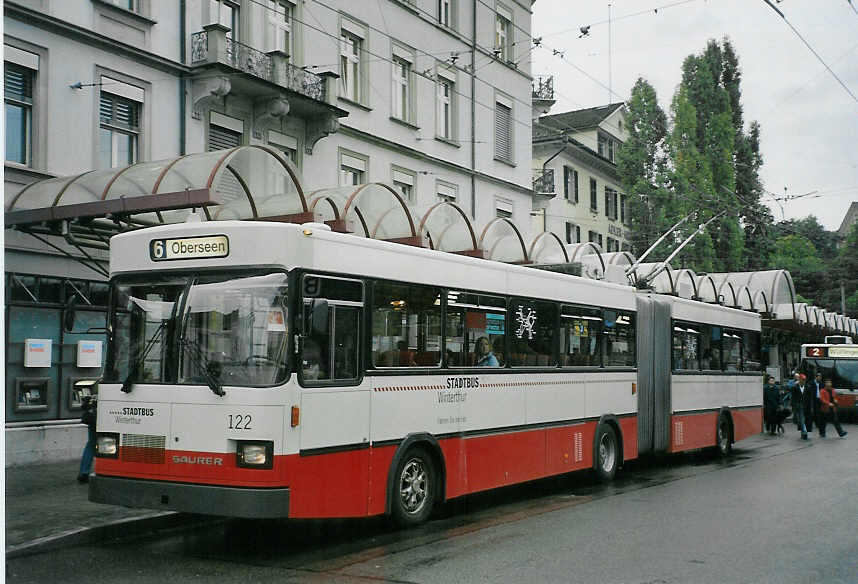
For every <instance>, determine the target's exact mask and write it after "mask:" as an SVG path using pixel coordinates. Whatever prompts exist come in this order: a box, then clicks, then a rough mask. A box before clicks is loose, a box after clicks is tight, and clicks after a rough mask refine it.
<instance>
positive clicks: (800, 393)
mask: <svg viewBox="0 0 858 584" xmlns="http://www.w3.org/2000/svg"><path fill="white" fill-rule="evenodd" d="M815 399H816V390H815V389H814V388H812V387H811V386H810V384H808V383H807V375H805V374H804V373H801V374H799V380H798V383H796V384H795V385H793V387H792V399H791V401H792V417H793V420H795V424H796V426H797V428H798V429H799V431H800V432H801V439H802V440H807V426H806V424H805V420H806V419H807V416H808V414H810V415H812V414H813V400H815Z"/></svg>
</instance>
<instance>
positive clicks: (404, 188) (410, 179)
mask: <svg viewBox="0 0 858 584" xmlns="http://www.w3.org/2000/svg"><path fill="white" fill-rule="evenodd" d="M391 178H392V179H393V186H394V188H395V189H396V190H397V191H399V194H401V195H402V198H403V199H405V200H406V201H408V202H409V203H415V202H416V201H417V193H416V188H417V173H416V172H414V171H411V170H406V169H404V168H400V167H398V166H394V167H392V168H391Z"/></svg>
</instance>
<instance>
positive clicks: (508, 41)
mask: <svg viewBox="0 0 858 584" xmlns="http://www.w3.org/2000/svg"><path fill="white" fill-rule="evenodd" d="M495 57H497V58H498V59H501V60H503V61H507V62H509V61H512V12H510V11H509V10H507V9H506V8H504V7H502V6H498V7H497V14H496V15H495Z"/></svg>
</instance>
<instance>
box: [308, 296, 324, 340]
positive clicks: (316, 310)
mask: <svg viewBox="0 0 858 584" xmlns="http://www.w3.org/2000/svg"><path fill="white" fill-rule="evenodd" d="M327 333H328V301H327V300H326V299H324V298H313V300H312V302H311V303H310V334H313V335H326V334H327Z"/></svg>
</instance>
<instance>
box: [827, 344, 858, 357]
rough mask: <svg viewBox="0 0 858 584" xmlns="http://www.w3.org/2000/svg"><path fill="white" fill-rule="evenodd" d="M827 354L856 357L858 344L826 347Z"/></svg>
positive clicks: (857, 355) (830, 355)
mask: <svg viewBox="0 0 858 584" xmlns="http://www.w3.org/2000/svg"><path fill="white" fill-rule="evenodd" d="M828 356H829V357H832V358H836V357H858V345H848V346H847V345H838V346H836V347H828Z"/></svg>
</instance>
